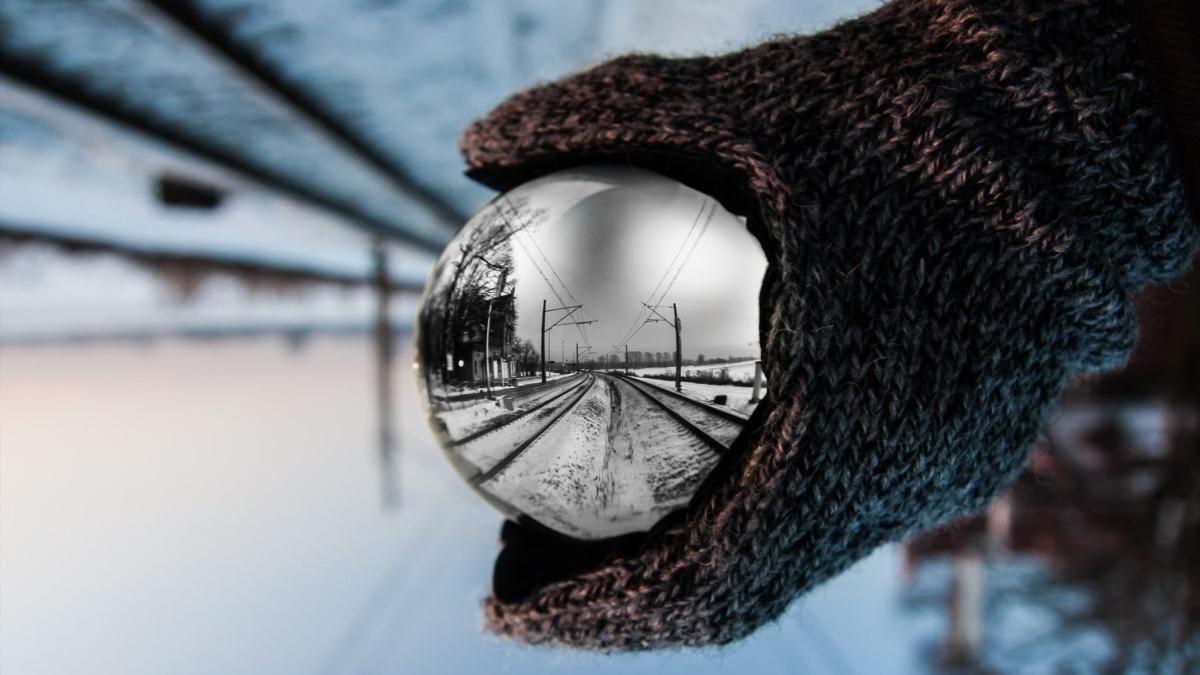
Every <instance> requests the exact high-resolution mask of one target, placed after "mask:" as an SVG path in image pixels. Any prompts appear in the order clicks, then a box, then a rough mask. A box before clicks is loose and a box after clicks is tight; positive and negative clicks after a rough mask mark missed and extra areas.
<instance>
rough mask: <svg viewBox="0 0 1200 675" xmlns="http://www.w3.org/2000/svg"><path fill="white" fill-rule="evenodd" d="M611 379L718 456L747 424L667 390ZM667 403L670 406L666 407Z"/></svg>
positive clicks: (738, 417)
mask: <svg viewBox="0 0 1200 675" xmlns="http://www.w3.org/2000/svg"><path fill="white" fill-rule="evenodd" d="M615 377H616V378H617V379H618V380H619V381H621V382H624V383H625V384H627V385H628V386H629V387H631V388H633V389H635V390H636V391H637V392H638V393H640V394H642V395H643V396H645V397H646V398H648V399H650V400H651V401H653V402H654V405H655V406H656V407H658V408H660V409H661V410H663V411H664V412H666V413H667V415H668V416H669V417H670V418H671V419H673V420H675V421H676V422H678V423H679V424H680V425H681V426H683V427H684V428H686V429H687V430H688V431H690V432H692V433H693V434H695V435H696V436H698V437H700V438H701V439H703V440H704V442H705V443H706V444H707V445H708V446H709V447H710V448H712V449H713V450H714V451H715V452H717V453H718V454H720V453H723V452H724V451H725V450H727V449H728V448H729V445H730V444H731V443H732V441H733V439H734V438H736V437H737V436H738V434H740V433H741V431H742V427H744V426H745V425H746V422H747V421H748V419H747V418H746V417H743V416H741V415H739V414H737V413H735V412H733V411H730V410H724V409H722V408H718V407H716V406H712V405H708V404H707V403H703V402H701V401H697V400H695V399H693V398H691V397H688V396H684V395H683V394H679V393H676V392H674V391H671V390H669V389H664V388H662V387H658V386H655V385H652V384H646V383H644V382H640V381H638V380H637V378H633V377H629V376H626V375H616V376H615ZM667 401H670V402H671V403H667ZM684 410H689V411H694V413H698V415H696V414H692V415H688V414H685V413H684V412H683V411H684ZM731 426H732V427H734V428H732V429H730V427H731ZM714 431H721V432H723V433H721V435H723V436H730V438H729V441H728V442H726V441H722V440H720V439H718V438H717V437H716V436H715V435H714V433H713V432H714ZM730 432H732V433H730Z"/></svg>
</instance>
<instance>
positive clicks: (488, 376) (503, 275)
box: [483, 261, 508, 398]
mask: <svg viewBox="0 0 1200 675" xmlns="http://www.w3.org/2000/svg"><path fill="white" fill-rule="evenodd" d="M484 262H487V261H484ZM505 281H508V268H507V267H501V268H500V285H499V286H497V287H496V294H495V295H494V296H493V297H492V299H491V300H488V312H487V325H485V326H484V329H483V367H484V381H483V382H484V385H483V386H484V388H485V389H486V390H487V396H488V398H491V397H492V355H491V344H492V305H494V304H495V303H496V301H497V300H499V299H500V295H501V294H503V293H504V282H505ZM504 323H505V325H506V326H507V325H508V322H507V321H505V322H504ZM500 351H501V355H503V352H504V346H503V345H501V346H500Z"/></svg>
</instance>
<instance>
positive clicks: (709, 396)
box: [638, 377, 766, 416]
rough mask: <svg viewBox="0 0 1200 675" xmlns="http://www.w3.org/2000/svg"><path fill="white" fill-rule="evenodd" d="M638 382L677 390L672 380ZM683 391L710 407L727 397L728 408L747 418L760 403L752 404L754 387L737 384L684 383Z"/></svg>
mask: <svg viewBox="0 0 1200 675" xmlns="http://www.w3.org/2000/svg"><path fill="white" fill-rule="evenodd" d="M638 381H639V382H644V383H646V384H652V385H654V386H656V387H661V388H663V389H669V390H671V391H674V390H675V382H673V381H671V380H657V379H654V378H650V377H642V378H638ZM682 389H683V392H682V393H683V394H685V395H687V396H691V397H692V398H694V399H696V400H698V401H704V402H706V403H709V404H710V405H716V404H714V403H713V399H715V398H716V397H717V396H719V395H724V396H725V397H726V403H725V407H726V408H729V409H730V410H732V411H734V412H739V413H741V414H743V415H747V416H749V415H750V413H752V412H754V409H755V408H757V407H758V403H751V402H750V398H751V397H752V396H753V395H754V388H753V387H742V386H738V385H736V384H697V383H695V382H683V383H682ZM765 391H766V389H765V388H764V389H762V390H761V391H760V392H759V396H760V397H761V396H762V395H763V392H765Z"/></svg>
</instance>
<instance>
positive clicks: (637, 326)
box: [620, 197, 716, 344]
mask: <svg viewBox="0 0 1200 675" xmlns="http://www.w3.org/2000/svg"><path fill="white" fill-rule="evenodd" d="M710 207H711V208H710ZM705 209H708V218H707V219H706V220H705V221H704V226H703V228H702V229H701V231H700V233H699V234H698V235H697V236H696V237H695V238H694V239H693V238H692V234H693V233H694V232H695V231H696V228H697V227H698V226H699V225H700V221H701V219H702V218H703V216H704V211H705ZM715 214H716V202H714V201H712V200H711V199H709V198H707V197H705V198H704V200H703V201H701V203H700V208H699V210H697V211H696V217H695V218H694V219H693V220H692V226H691V227H690V228H688V231H687V234H686V235H685V236H684V238H683V241H681V242H680V243H679V248H678V249H676V250H675V255H674V256H673V257H672V258H671V262H670V263H669V264H668V265H667V268H666V269H665V270H663V274H662V277H660V278H659V280H658V283H657V284H655V285H654V289H653V290H651V291H650V295H649V296H647V298H646V300H645V301H644V302H643V303H642V307H640V308H639V309H638V313H637V314H636V315H635V316H634V318H633V323H631V324H630V326H629V328H628V329H627V330H626V331H625V337H623V338H622V339H621V340H620V342H621V343H622V344H628V343H629V341H630V340H632V339H633V338H634V337H635V336H636V335H637V334H638V333H639V332H640V331H641V330H642V327H643V326H645V325H646V323H647V321H646V320H647V319H649V315H648V314H646V315H645V316H643V314H645V313H646V311H647V310H646V307H648V306H657V305H658V304H660V303H661V302H662V300H663V298H665V297H666V295H667V293H668V292H669V291H670V290H671V287H672V286H674V285H675V282H676V281H677V280H678V279H679V274H680V273H681V272H682V271H683V268H684V266H686V265H687V262H688V260H689V259H690V258H691V256H692V253H694V252H695V250H696V246H697V245H699V243H700V238H701V237H703V236H704V233H705V232H706V231H707V230H708V226H709V225H710V224H711V223H712V219H713V216H714V215H715ZM689 241H691V242H692V247H691V249H690V250H688V253H687V255H686V256H685V257H684V260H683V261H682V262H680V263H679V265H678V267H676V263H677V262H679V256H680V255H682V254H683V251H684V249H686V248H687V245H688V242H689ZM672 269H674V270H675V275H674V276H673V277H671V282H670V283H669V284H668V285H667V287H666V288H665V289H664V290H663V292H662V293H661V294H659V296H658V298H657V299H655V294H656V293H658V290H659V289H660V288H662V285H663V282H664V281H666V280H667V278H668V277H670V276H671V270H672Z"/></svg>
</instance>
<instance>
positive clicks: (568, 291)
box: [496, 196, 595, 348]
mask: <svg viewBox="0 0 1200 675" xmlns="http://www.w3.org/2000/svg"><path fill="white" fill-rule="evenodd" d="M501 199H502V201H503V202H504V203H505V204H507V205H508V207H509V210H510V211H511V212H512V214H513V215H520V211H518V210H517V208H516V207H515V206H513V204H512V202H511V201H509V200H508V197H506V196H504V197H502V198H501ZM496 213H497V214H498V215H499V216H500V219H501V220H502V221H503V222H504V224H505V225H507V226H508V228H509V229H510V231H511V232H512V239H513V240H514V241H516V242H517V244H518V245H520V247H521V250H523V251H524V252H525V257H527V258H528V259H529V263H530V264H531V265H533V268H534V269H535V270H537V273H538V276H540V277H541V278H542V281H543V282H544V283H545V284H546V287H547V288H549V289H550V293H551V294H552V295H554V299H555V300H557V301H558V303H559V305H561V306H564V307H565V306H567V305H569V304H574V305H578V306H579V307H580V309H581V310H582V312H583V313H584V314H586V315H587V316H589V317H591V318H592V319H595V317H594V316H591V314H590V313H588V312H587V310H586V309H583V303H581V302H579V301H578V300H576V299H575V296H574V294H572V293H571V289H569V288H567V285H566V283H564V282H563V280H562V277H561V276H559V274H558V271H557V270H555V269H554V266H553V264H551V262H550V259H549V258H547V257H546V254H545V252H543V251H542V250H541V247H540V246H538V245H537V241H536V240H535V239H534V238H533V235H532V233H530V232H529V228H528V227H526V226H525V225H524V224H521V225H516V224H514V223H513V221H512V220H511V219H510V218H509V217H508V216H507V215H506V214H505V212H504V210H503V209H502V208H500V207H497V208H496ZM518 229H520V230H521V231H522V232H524V233H525V236H526V238H527V239H528V240H529V242H530V243H532V244H533V246H534V247H536V248H537V250H538V253H539V254H540V255H541V258H542V260H544V261H545V262H546V265H547V267H549V268H550V272H551V274H553V275H554V277H555V278H556V279H558V283H559V284H560V285H561V286H562V290H563V291H564V292H565V293H566V294H567V297H568V298H570V299H571V303H568V302H567V301H566V300H564V299H563V297H562V295H561V294H559V292H558V289H556V288H555V287H554V284H553V283H552V282H551V281H550V278H549V277H548V276H546V272H545V271H544V270H543V269H542V267H541V266H540V265H538V263H537V259H536V258H534V257H533V254H532V253H530V251H529V247H528V246H527V245H526V244H525V242H524V241H522V240H521V238H520V237H517V236H516V235H517V230H518ZM575 328H576V330H578V331H579V337H580V338H582V339H583V343H584V345H586V346H587V347H588V348H591V340H590V339H589V338H588V335H587V333H586V332H585V331H584V330H583V328H584V327H583V326H582V325H580V324H578V323H576V324H575Z"/></svg>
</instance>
